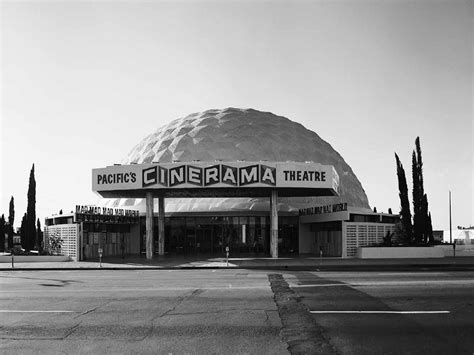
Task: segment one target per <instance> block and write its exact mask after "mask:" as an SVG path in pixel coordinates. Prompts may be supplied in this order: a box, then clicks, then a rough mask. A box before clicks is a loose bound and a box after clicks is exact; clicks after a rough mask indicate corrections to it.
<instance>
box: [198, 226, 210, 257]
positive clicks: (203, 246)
mask: <svg viewBox="0 0 474 355" xmlns="http://www.w3.org/2000/svg"><path fill="white" fill-rule="evenodd" d="M196 252H198V253H207V254H208V253H211V252H212V229H211V228H197V229H196Z"/></svg>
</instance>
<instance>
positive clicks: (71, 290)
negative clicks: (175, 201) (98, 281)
mask: <svg viewBox="0 0 474 355" xmlns="http://www.w3.org/2000/svg"><path fill="white" fill-rule="evenodd" d="M196 289H201V290H204V291H207V290H209V291H219V290H229V289H231V290H270V285H261V286H260V285H258V286H234V285H232V284H228V285H223V286H211V287H200V286H195V287H151V288H138V287H137V288H128V287H126V288H121V287H100V288H99V287H96V288H92V287H89V288H84V289H75V288H63V289H54V290H51V289H48V290H45V289H36V290H28V293H45V294H46V293H55V294H58V293H90V294H92V293H94V292H161V291H189V290H196ZM22 291H24V290H20V289H18V290H5V291H4V290H1V291H0V296H2V295H8V294H17V293H18V292H22Z"/></svg>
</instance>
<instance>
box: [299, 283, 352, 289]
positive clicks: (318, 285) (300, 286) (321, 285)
mask: <svg viewBox="0 0 474 355" xmlns="http://www.w3.org/2000/svg"><path fill="white" fill-rule="evenodd" d="M331 286H350V285H348V284H343V283H341V284H315V285H290V287H296V288H304V287H331Z"/></svg>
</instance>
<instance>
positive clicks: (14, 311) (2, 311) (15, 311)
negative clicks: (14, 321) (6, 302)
mask: <svg viewBox="0 0 474 355" xmlns="http://www.w3.org/2000/svg"><path fill="white" fill-rule="evenodd" d="M0 313H78V312H76V311H34V310H33V311H26V310H10V309H0Z"/></svg>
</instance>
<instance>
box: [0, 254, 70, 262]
mask: <svg viewBox="0 0 474 355" xmlns="http://www.w3.org/2000/svg"><path fill="white" fill-rule="evenodd" d="M14 260H15V263H50V262H64V261H71V258H70V257H69V256H64V255H15V259H14ZM11 262H12V257H11V255H1V256H0V263H11Z"/></svg>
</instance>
